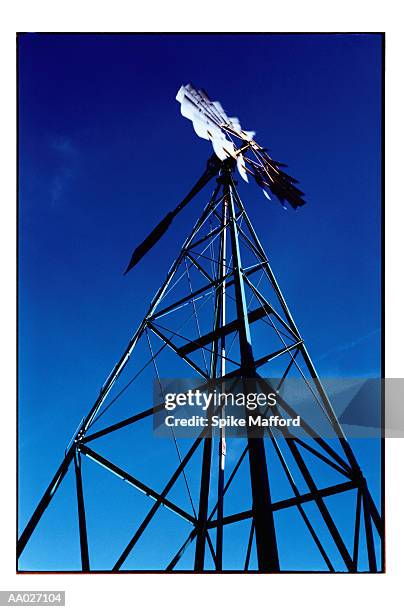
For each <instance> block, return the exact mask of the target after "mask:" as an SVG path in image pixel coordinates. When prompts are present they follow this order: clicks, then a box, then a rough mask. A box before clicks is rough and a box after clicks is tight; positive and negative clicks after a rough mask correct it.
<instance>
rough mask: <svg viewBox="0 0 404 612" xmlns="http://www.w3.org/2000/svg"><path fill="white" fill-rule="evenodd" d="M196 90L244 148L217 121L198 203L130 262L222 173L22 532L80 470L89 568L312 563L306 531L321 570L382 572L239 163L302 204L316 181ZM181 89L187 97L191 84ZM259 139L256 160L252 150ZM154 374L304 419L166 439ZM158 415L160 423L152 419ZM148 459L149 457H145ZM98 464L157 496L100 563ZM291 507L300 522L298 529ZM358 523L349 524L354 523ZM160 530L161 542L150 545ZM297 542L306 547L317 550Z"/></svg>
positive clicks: (369, 521) (340, 435)
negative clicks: (159, 433) (96, 541)
mask: <svg viewBox="0 0 404 612" xmlns="http://www.w3.org/2000/svg"><path fill="white" fill-rule="evenodd" d="M187 87H189V89H188V90H187V91H188V92H190V93H189V95H190V96H191V97H190V100H191V102H192V100H193V99H195V100H196V99H197V97H196V96H197V95H198V96H199V97H200V99H201V100H202V102H201V104H202V103H203V105H204V109H205V111H204V112H206V115H207V116H208V115H209V117H210V118H209V119H208V120H207V122H208V123H207V125H208V128H209V129H212V130H213V131H214V130H215V129H217V125H219V126H221V128H222V129H225V130H227V133H228V134H230V135H231V136H233V137H234V136H235V135H236V136H237V135H238V136H239V138H240V139H241V141H242V142H241V147H240V148H239V149H235V148H234V154H233V152H232V151H231V152H230V154H229V150H226V147H227V148H229V147H228V141H223V138H222V136H220V134H219V136H217V134H216V135H214V136H212V134H211V132H209V130H207V132H206V133H207V134H208V135H209V138H211V136H212V138H211V139H212V142H213V146H214V149H215V153H216V155H214V156H213V157H212V158H211V159H210V160H209V162H208V165H207V169H206V171H205V173H204V174H203V175H202V177H201V179H200V180H199V181H198V182H197V183H196V184H195V186H194V187H193V188H192V189H191V191H190V192H189V194H188V195H187V196H186V197H185V199H184V200H183V201H182V202H181V203H180V204H179V205H178V206H177V207H176V209H174V210H173V211H172V212H170V213H168V214H167V215H166V217H165V218H164V219H163V221H161V222H160V223H159V224H158V225H157V227H156V228H155V229H154V230H153V231H152V232H151V234H150V235H149V237H148V238H147V239H146V240H145V241H144V242H143V243H142V244H141V245H140V246H139V247H138V248H137V249H136V250H135V252H134V254H133V256H132V260H131V262H130V264H129V266H128V270H129V269H130V268H131V267H133V266H134V265H135V264H137V263H138V262H139V260H140V259H141V258H142V257H143V255H144V254H145V253H146V252H147V251H148V250H150V248H152V246H153V245H154V244H155V243H156V242H158V240H159V239H160V237H161V236H162V235H163V234H164V232H165V231H166V230H167V229H168V227H169V226H170V224H171V222H172V221H173V219H174V217H175V216H176V215H177V214H178V213H179V212H180V211H181V210H182V209H183V208H184V207H185V206H186V205H187V204H188V203H189V202H190V201H191V200H193V199H194V198H195V196H196V195H197V194H198V193H199V192H200V191H201V190H202V189H203V188H204V187H205V186H206V185H207V184H213V185H214V188H213V193H212V195H211V197H210V198H209V199H208V202H207V204H206V205H205V207H204V209H203V211H202V213H201V215H200V216H199V218H198V219H197V221H196V223H195V225H194V227H193V229H192V231H191V233H190V234H189V236H188V237H187V239H186V240H185V242H184V243H183V246H182V248H181V250H180V253H179V255H178V257H177V258H176V260H175V261H174V263H173V264H172V265H171V267H170V269H169V271H168V274H167V277H166V279H165V281H164V282H163V284H162V285H161V287H160V288H159V289H158V291H157V293H156V294H155V296H154V298H153V299H152V301H151V304H150V307H149V309H148V311H147V314H146V316H145V317H144V318H143V320H142V321H141V323H140V325H139V326H138V328H137V330H136V331H135V333H134V334H133V336H132V337H131V339H130V341H129V343H128V345H127V347H126V349H125V351H124V352H123V354H122V356H121V358H120V359H119V361H118V362H117V363H116V365H115V366H114V368H113V369H112V372H111V373H110V374H109V376H108V378H107V379H106V381H105V383H104V385H103V386H102V388H101V390H100V393H99V395H98V397H97V399H96V401H95V403H94V405H93V406H92V408H91V410H90V411H89V412H88V414H87V416H86V417H85V418H84V419H83V420H82V422H81V423H80V425H79V427H78V428H77V430H76V432H75V434H74V435H73V437H72V439H71V441H70V443H69V445H68V446H67V448H66V451H65V454H64V457H63V460H62V462H61V464H60V466H59V468H58V469H57V471H56V473H55V475H54V477H53V478H52V480H51V482H50V484H49V486H48V488H47V489H46V491H45V493H44V494H43V496H42V498H41V500H40V502H39V504H38V505H37V507H36V509H35V511H34V513H33V514H32V516H31V518H30V520H29V521H28V523H27V525H26V526H25V529H24V530H23V531H22V534H21V536H20V538H19V540H18V556H20V555H21V554H22V553H23V551H24V549H25V547H26V546H27V544H28V542H29V540H30V538H31V536H32V535H33V533H34V532H35V531H36V529H37V527H38V525H39V523H40V521H41V518H42V516H43V514H44V512H45V510H46V509H47V508H48V506H49V504H50V502H51V501H52V500H53V498H54V496H55V494H56V492H57V490H58V489H59V488H60V487H61V484H62V482H63V481H64V480H65V479H66V477H67V475H68V474H69V473H70V474H72V475H73V476H74V481H75V485H74V486H75V495H76V500H75V502H74V503H75V505H76V506H77V517H78V532H79V541H80V554H81V569H82V571H85V572H87V571H92V570H93V569H97V570H99V569H101V570H103V571H121V570H129V571H130V570H137V569H141V570H154V569H159V570H163V571H164V570H165V571H175V570H185V571H226V570H228V569H230V570H240V571H254V570H257V571H260V572H279V571H285V570H286V571H288V570H290V569H292V570H297V569H299V568H300V567H298V564H297V563H295V562H294V561H293V559H294V557H293V554H294V552H295V551H294V547H295V548H296V549H297V546H298V544H295V543H293V545H292V543H291V541H290V537H291V536H290V534H288V531H290V533H292V534H295V535H296V534H300V533H303V532H304V534H305V536H304V537H305V538H307V539H306V540H305V542H306V543H305V544H303V545H301V546H302V547H303V548H304V547H305V546H309V545H310V546H311V547H312V551H313V553H312V554H313V555H314V554H315V555H317V557H316V559H317V561H316V564H315V569H319V570H322V571H329V572H334V571H346V572H356V571H371V572H376V571H379V570H380V569H381V567H380V562H379V561H378V554H379V548H378V547H379V545H380V543H381V542H382V541H383V522H382V520H381V517H380V514H379V512H378V509H377V507H376V504H375V502H374V501H373V498H372V496H371V494H370V492H369V488H368V485H367V482H366V479H365V478H364V476H363V474H362V471H361V469H360V467H359V465H358V462H357V460H356V457H355V455H354V453H353V450H352V448H351V446H350V444H349V442H348V440H347V438H346V437H345V435H344V432H343V430H342V428H341V426H340V424H339V422H338V420H337V418H336V415H335V413H334V410H333V407H332V405H331V402H330V400H329V397H328V395H327V393H326V391H325V389H324V387H323V385H322V383H321V381H320V379H319V377H318V375H317V372H316V370H315V367H314V365H313V363H312V360H311V359H310V356H309V353H308V351H307V348H306V346H305V342H304V340H303V338H302V336H301V334H300V332H299V330H298V328H297V326H296V324H295V322H294V319H293V317H292V314H291V312H290V310H289V308H288V306H287V303H286V301H285V298H284V296H283V294H282V292H281V290H280V287H279V285H278V282H277V280H276V278H275V275H274V273H273V271H272V268H271V265H270V261H269V258H268V256H267V254H266V253H265V251H264V249H263V246H262V244H261V242H260V240H259V238H258V235H257V233H256V231H255V229H254V227H253V224H252V222H251V220H250V218H249V216H248V214H247V212H246V209H245V207H244V204H243V202H242V200H241V198H240V194H239V192H238V190H237V182H236V180H235V178H234V170H235V168H236V165H237V168H238V170H239V172H240V174H241V175H242V176H243V178H246V177H247V175H246V172H249V173H250V174H252V175H254V178H255V180H256V182H257V183H258V184H259V185H260V187H263V188H264V189H266V190H268V189H269V190H270V191H272V193H274V194H275V195H277V196H278V197H280V198H281V199H286V200H287V201H288V202H289V203H291V205H292V206H293V207H297V206H301V205H302V204H303V203H304V201H303V200H302V192H300V191H299V190H298V189H297V188H296V187H294V186H293V183H294V182H296V181H294V179H292V178H291V177H289V176H288V175H286V174H285V173H283V171H281V170H280V169H279V168H280V166H281V164H278V162H273V160H271V158H269V157H268V156H266V155H265V154H264V149H261V148H260V147H259V145H257V144H256V143H255V142H254V141H253V140H252V136H251V134H252V133H248V132H243V131H242V130H241V128H240V126H239V123H238V120H236V118H233V119H232V120H228V118H227V117H226V116H225V115H224V114H223V109H222V108H221V106H220V105H218V103H213V104H212V103H210V101H209V98H208V97H207V95H206V94H205V93H204V92H203V90H201V91H200V92H197V91H196V90H194V89H192V88H191V86H187ZM183 89H184V88H182V90H183ZM185 89H186V88H185ZM182 90H180V92H181V91H182ZM186 95H188V94H187V93H186V94H185V98H186ZM192 96H194V97H193V98H192ZM180 99H181V102H182V104H183V106H184V93H182V94H181V97H180ZM185 101H186V100H185ZM209 104H210V106H209ZM213 105H216V106H215V107H214V106H213ZM212 109H213V110H212ZM186 112H188V111H187V108H185V112H183V114H185V116H188V115H186ZM192 112H194V111H192ZM215 114H216V118H215ZM217 116H219V119H218V118H217ZM220 116H221V117H222V119H220ZM223 117H224V119H223ZM188 118H189V117H188ZM195 121H196V123H197V126H196V131H197V133H198V135H201V134H204V132H203V129H205V128H204V127H201V125H202V124H201V123H200V116H199V115H198V117H197V120H195ZM220 121H222V122H223V121H224V123H220ZM209 122H210V123H212V125H213V128H210V127H209V126H210V123H209ZM215 122H216V124H215ZM215 125H216V127H215ZM223 126H224V127H223ZM234 126H235V127H234ZM194 127H195V125H194ZM203 137H204V136H203ZM226 143H227V144H226ZM232 146H233V145H232ZM223 151H224V153H223ZM248 151H252V152H253V153H254V155H255V157H256V161H253V160H251V159H248V158H247V156H246V152H248ZM222 153H223V155H222ZM241 153H242V154H241ZM243 155H245V158H244V160H243V157H242V156H243ZM247 163H249V164H250V165H249V168H250V170H249V169H248V168H247V165H246V164H247ZM266 195H268V194H266ZM205 201H206V200H205ZM133 368H134V370H133ZM146 371H148V372H151V376H153V378H154V379H155V380H156V381H157V382H158V384H160V385H161V380H162V378H163V377H164V376H167V377H173V376H175V377H186V376H188V377H189V376H194V377H195V376H196V377H198V380H200V381H202V384H203V385H207V386H208V385H210V384H211V383H212V382H214V383H215V384H217V383H219V384H224V383H225V382H226V381H229V380H234V379H237V380H239V381H241V383H242V385H243V387H244V389H245V391H247V392H249V391H263V392H276V393H277V398H278V401H277V404H276V406H275V407H272V408H271V411H272V412H271V414H273V415H274V416H283V417H284V416H288V417H292V418H295V417H296V416H298V415H299V416H300V427H299V429H297V430H293V431H292V430H291V429H289V428H287V427H286V428H278V429H276V430H275V429H274V428H272V427H267V428H266V430H265V433H263V434H262V435H258V436H257V435H256V432H254V431H252V429H251V428H250V427H249V426H247V428H246V432H245V438H244V439H242V440H241V441H240V439H231V438H227V437H226V429H225V428H223V429H221V430H220V432H219V434H218V435H217V436H216V437H215V436H214V435H213V434H214V433H215V432H214V431H213V429H212V426H211V425H209V424H208V425H207V426H206V427H202V428H200V430H199V431H198V433H197V434H196V435H195V438H194V439H192V440H186V441H185V442H184V440H181V441H180V440H177V438H176V436H175V432H174V431H173V432H172V440H164V441H163V442H162V441H161V440H159V439H158V438H156V437H153V435H152V433H151V425H150V421H151V420H152V419H153V416H155V415H156V414H158V413H159V412H162V411H163V410H164V404H163V403H160V404H157V405H152V406H150V403H148V402H149V398H148V394H147V392H146V391H145V388H146V387H145V382H144V379H142V376H144V372H146ZM293 376H295V377H299V379H300V380H301V381H302V383H303V384H304V385H305V389H306V390H307V394H308V397H309V400H310V402H309V404H310V409H309V410H308V411H306V412H304V411H303V412H301V410H300V407H299V409H298V408H297V407H296V406H294V405H293V402H292V401H290V399H288V397H287V393H286V391H284V390H285V388H286V386H287V382H288V380H289V379H290V378H291V377H293ZM274 380H275V381H276V382H274ZM139 381H140V382H139ZM136 385H140V387H138V388H140V394H139V392H138V395H136V396H133V395H132V396H131V398H132V400H131V401H132V402H134V401H135V400H134V397H135V399H136V409H135V410H134V409H133V403H132V404H130V405H129V404H128V403H125V401H126V400H125V398H126V397H127V395H128V394H131V393H132V392H133V389H134V388H135V387H136ZM140 404H141V405H140ZM120 406H122V414H121V416H124V417H125V418H121V419H119V418H118V417H117V416H116V415H117V414H119V410H120V408H119V407H120ZM221 410H222V414H223V409H221ZM108 419H109V420H108ZM146 423H148V424H149V429H141V428H142V427H143V428H144V427H145V424H146ZM124 432H129V434H130V440H131V441H130V445H129V447H130V449H131V452H130V454H129V455H128V454H126V455H122V456H121V459H122V461H121V460H119V459H118V460H116V459H112V458H111V454H113V452H112V450H111V449H112V444H116V445H117V446H118V447H119V446H121V447H122V446H123V445H122V444H121V443H120V439H121V436H122V435H123V434H124ZM324 432H327V433H326V434H325V433H324ZM145 436H148V437H147V438H146V437H145ZM145 440H147V441H146V442H145ZM168 443H169V444H170V445H171V446H170V448H173V449H174V450H175V453H174V457H175V462H176V463H175V464H173V463H172V461H171V463H170V462H169V461H168V457H169V455H168V452H167V445H168ZM240 443H241V446H240ZM102 444H104V446H102ZM173 452H174V451H173ZM147 453H149V455H148V458H147V457H146V455H147ZM118 456H119V453H118ZM139 456H140V461H139V462H138V464H137V465H133V462H134V461H135V457H139ZM171 459H172V457H171ZM91 460H92V462H95V463H96V464H97V465H98V466H101V467H102V468H105V469H106V470H107V471H109V472H112V474H114V475H115V476H117V477H119V478H120V479H122V480H123V481H125V482H124V484H122V486H123V487H124V486H126V485H127V484H129V485H131V486H132V487H134V488H135V489H136V490H137V492H136V493H135V492H134V495H137V496H138V497H137V498H136V499H138V498H139V499H140V498H142V503H141V508H140V510H139V512H137V510H136V508H135V507H134V509H132V510H131V509H129V510H128V512H127V516H126V519H127V521H128V525H129V526H128V528H127V531H126V532H125V533H126V534H128V533H129V534H130V536H129V537H127V538H126V540H125V544H124V546H122V547H121V548H120V550H119V554H117V555H116V557H115V558H114V561H113V562H112V563H111V564H110V565H109V566H108V567H104V566H102V567H101V568H100V567H99V566H97V567H94V563H93V561H92V546H91V544H92V541H91V537H89V525H88V518H89V514H91V508H92V507H93V505H94V500H92V498H91V495H90V493H89V491H88V490H87V489H90V483H89V476H88V477H85V478H83V468H84V465H85V464H87V463H91ZM131 462H132V463H131ZM129 464H130V465H129ZM153 465H158V467H159V473H160V472H161V473H162V472H164V474H165V478H166V479H165V481H164V482H160V481H159V478H157V476H156V473H154V472H153ZM148 470H149V471H148ZM237 479H238V480H237ZM232 492H233V493H232ZM232 495H233V497H232ZM98 501H99V500H98ZM139 504H140V502H139ZM145 504H146V505H145ZM89 508H90V511H89ZM101 511H102V508H101ZM163 511H164V517H166V516H168V515H172V514H173V515H174V516H175V517H176V520H178V521H181V522H182V523H184V525H185V528H183V527H181V529H180V528H179V527H178V530H177V528H175V529H174V528H173V527H167V526H166V524H165V522H164V521H165V519H164V518H163V514H162V512H163ZM132 514H133V518H132ZM135 515H136V516H135ZM94 516H96V517H97V516H99V515H96V514H95V515H94ZM283 516H286V517H287V522H286V523H285V521H284V519H283V518H282V517H283ZM341 517H342V519H341ZM292 519H293V521H294V522H295V524H296V525H297V526H298V527H297V528H298V530H299V531H293V530H292ZM341 520H342V523H341ZM348 523H349V524H350V529H346V528H345V526H346V524H348ZM285 525H286V526H285ZM344 525H345V526H344ZM235 527H237V528H239V529H240V531H238V532H237V533H236V534H234V532H232V533H233V535H231V533H230V531H228V530H230V529H234V528H235ZM159 528H160V531H159ZM156 529H157V530H156ZM170 529H172V530H173V531H172V532H170V533H168V532H169V530H170ZM150 531H152V536H151V539H149V540H148V543H147V545H145V546H146V548H144V547H143V548H141V545H142V541H144V540H145V538H146V537H147V534H148V533H149V532H150ZM113 533H114V532H113V531H111V534H113ZM229 534H230V535H229ZM177 535H178V537H177ZM178 538H182V539H181V541H180V542H178V541H177V540H178ZM298 541H299V537H298V535H296V542H298ZM285 542H287V547H288V550H289V551H292V562H293V563H295V565H293V563H292V566H291V562H290V559H289V561H288V562H286V561H285V559H286V557H287V552H285V551H286V548H285ZM139 548H140V549H141V552H140V554H139V558H138V559H137V557H136V554H137V551H138V550H139ZM145 550H146V551H150V550H152V551H155V552H154V553H153V554H155V556H156V558H157V557H158V559H159V562H158V564H157V565H158V567H156V563H151V564H150V567H149V566H148V565H147V563H148V562H144V561H142V558H144V554H145V553H144V551H145ZM142 551H143V552H142ZM229 551H230V552H229ZM297 552H298V553H299V554H298V555H297V556H299V558H300V553H301V552H302V551H301V550H299V551H297ZM303 552H304V551H303ZM142 555H143V556H142ZM229 555H230V556H229ZM145 563H146V565H145ZM300 569H303V570H304V569H306V568H305V567H303V568H300ZM309 569H310V568H309Z"/></svg>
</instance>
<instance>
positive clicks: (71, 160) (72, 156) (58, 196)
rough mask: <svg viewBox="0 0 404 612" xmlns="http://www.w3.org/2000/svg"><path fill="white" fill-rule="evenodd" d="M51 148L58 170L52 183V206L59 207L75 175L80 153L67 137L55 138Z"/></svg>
mask: <svg viewBox="0 0 404 612" xmlns="http://www.w3.org/2000/svg"><path fill="white" fill-rule="evenodd" d="M50 148H51V150H52V152H53V153H54V154H55V158H56V159H55V161H56V170H55V173H54V175H53V177H52V179H51V183H50V200H51V204H52V206H59V205H60V204H61V202H62V200H63V197H64V195H65V192H66V189H67V188H68V186H69V184H70V182H71V180H72V179H73V177H74V175H75V166H76V161H77V155H78V151H77V149H76V147H75V146H74V144H73V142H72V140H71V139H70V138H67V137H65V136H56V137H53V138H52V139H51V141H50Z"/></svg>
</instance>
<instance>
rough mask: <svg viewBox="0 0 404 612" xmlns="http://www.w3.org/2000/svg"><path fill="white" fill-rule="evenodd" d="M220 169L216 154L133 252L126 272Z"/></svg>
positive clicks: (137, 261) (162, 234) (126, 271)
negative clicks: (174, 205)
mask: <svg viewBox="0 0 404 612" xmlns="http://www.w3.org/2000/svg"><path fill="white" fill-rule="evenodd" d="M219 169H220V162H219V160H218V159H217V157H216V156H215V155H212V157H211V158H210V159H209V161H208V165H207V168H206V170H205V172H204V173H203V174H202V176H201V178H200V179H199V181H198V182H197V183H196V184H195V185H194V186H193V187H192V189H191V191H190V192H189V193H188V195H186V196H185V198H184V199H183V200H182V201H181V202H180V203H179V204H178V206H176V207H175V208H174V209H173V210H171V211H170V212H169V213H168V214H167V215H166V216H165V217H164V218H163V219H162V220H161V221H160V222H159V223H158V224H157V225H156V227H155V228H154V229H153V230H152V231H151V232H150V234H149V235H148V236H147V238H145V239H144V240H143V242H142V243H141V244H139V246H137V247H136V249H135V250H134V251H133V253H132V257H131V259H130V262H129V264H128V267H127V268H126V270H125V272H124V274H127V273H128V272H129V270H131V269H132V268H133V267H134V266H136V264H137V263H139V261H140V260H141V259H142V258H143V257H144V256H145V255H146V253H148V252H149V251H150V250H151V249H152V248H153V247H154V245H155V244H156V243H157V242H158V241H159V240H160V238H162V236H164V234H165V233H166V231H167V230H168V228H169V227H170V225H171V223H172V222H173V220H174V219H175V217H176V216H177V215H178V214H179V213H180V212H181V210H182V209H183V208H185V206H186V205H187V204H188V203H189V202H190V201H191V200H192V198H193V197H195V196H196V194H197V193H199V191H200V190H201V189H202V188H203V187H204V186H205V185H206V184H207V183H208V182H209V181H210V180H211V179H212V178H213V177H214V176H216V174H218V172H219Z"/></svg>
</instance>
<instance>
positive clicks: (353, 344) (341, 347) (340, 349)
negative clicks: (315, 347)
mask: <svg viewBox="0 0 404 612" xmlns="http://www.w3.org/2000/svg"><path fill="white" fill-rule="evenodd" d="M378 333H380V327H377V328H376V329H374V330H372V331H371V332H369V333H367V334H364V335H363V336H360V337H359V338H356V339H355V340H352V341H351V342H347V343H346V344H339V345H337V346H334V347H333V348H332V349H330V350H329V351H327V352H326V353H323V354H322V355H320V357H318V358H317V359H318V361H320V360H322V359H326V357H329V356H330V355H335V354H337V353H343V352H345V351H349V350H350V349H353V348H355V347H356V346H358V345H359V344H362V343H363V342H365V341H366V340H368V339H369V338H371V337H372V336H374V335H376V334H378Z"/></svg>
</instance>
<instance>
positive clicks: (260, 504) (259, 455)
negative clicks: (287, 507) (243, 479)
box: [223, 172, 279, 572]
mask: <svg viewBox="0 0 404 612" xmlns="http://www.w3.org/2000/svg"><path fill="white" fill-rule="evenodd" d="M223 180H224V181H225V189H226V191H227V193H226V196H225V197H226V198H227V199H228V205H229V215H230V237H231V247H232V256H233V270H234V287H235V296H236V305H237V318H238V321H239V329H238V331H239V343H240V360H241V377H242V378H244V379H245V381H246V383H245V384H246V385H247V386H248V385H250V384H255V383H251V379H254V377H255V376H256V371H255V360H254V355H253V350H252V346H251V336H250V327H249V321H248V313H247V305H246V299H245V293H244V282H243V276H242V270H241V259H240V248H239V241H238V230H237V224H236V215H235V210H234V200H233V193H232V191H233V189H232V185H231V176H230V174H229V173H228V172H225V173H224V175H223ZM248 379H250V380H248ZM245 391H247V392H249V389H246V390H245ZM252 434H253V432H252V430H250V429H249V428H247V435H248V454H249V460H250V477H251V493H252V506H253V519H254V525H255V540H256V547H257V559H258V569H259V570H260V571H269V572H277V571H279V557H278V547H277V542H276V533H275V524H274V517H273V512H272V506H271V494H270V488H269V479H268V471H267V463H266V454H265V446H264V440H263V438H262V437H260V438H257V437H251V436H252Z"/></svg>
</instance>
